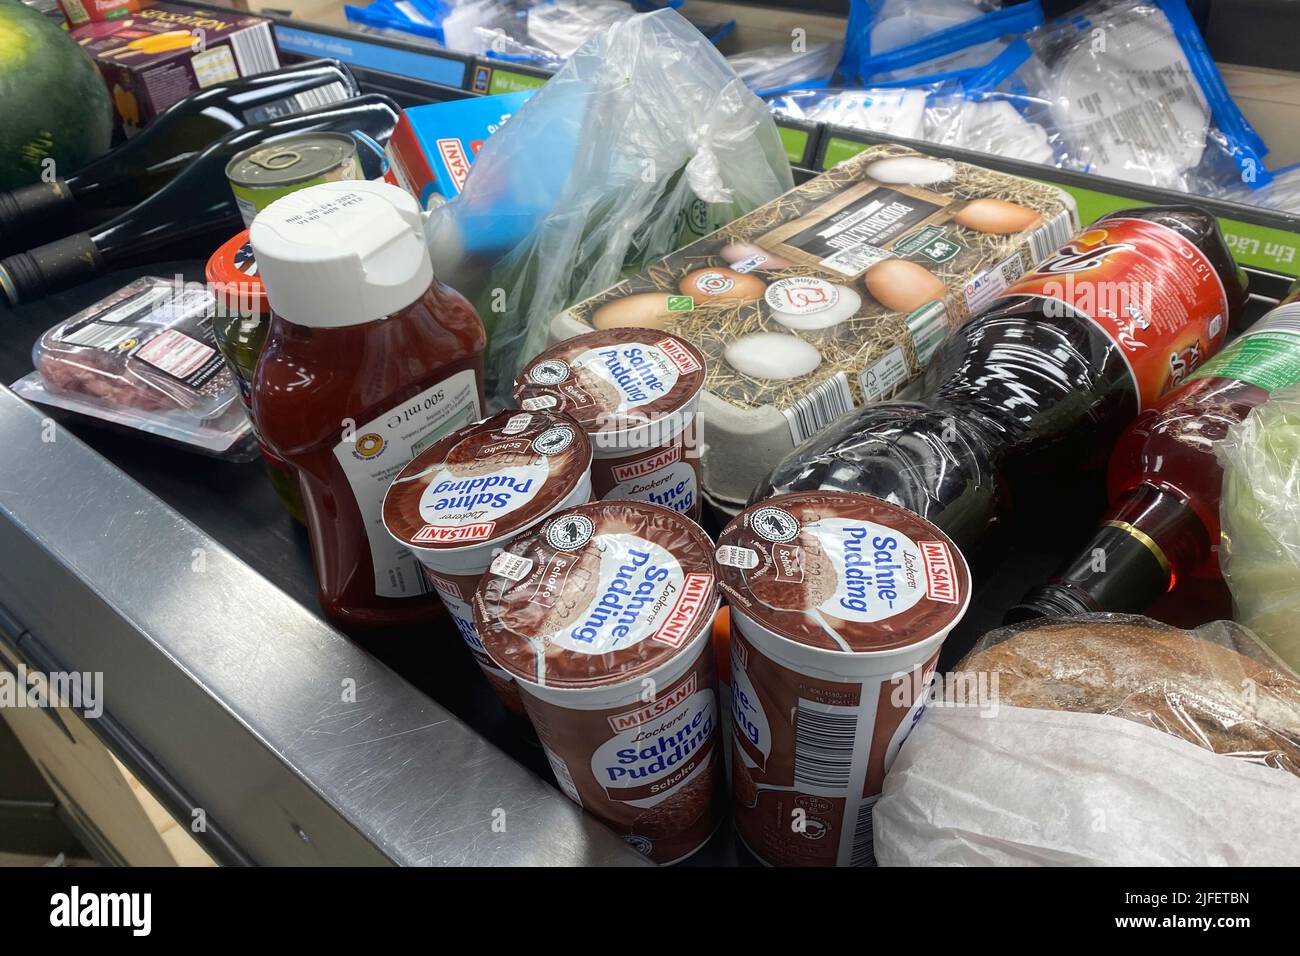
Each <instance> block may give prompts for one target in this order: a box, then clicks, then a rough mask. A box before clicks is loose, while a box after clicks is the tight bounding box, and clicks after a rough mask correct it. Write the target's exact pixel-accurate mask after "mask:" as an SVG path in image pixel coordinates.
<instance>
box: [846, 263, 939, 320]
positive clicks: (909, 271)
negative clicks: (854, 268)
mask: <svg viewBox="0 0 1300 956" xmlns="http://www.w3.org/2000/svg"><path fill="white" fill-rule="evenodd" d="M862 281H863V282H865V283H866V286H867V291H868V292H870V293H871V296H872V298H874V299H875V300H876V301H877V302H879V303H880V304H881V305H883V306H884V307H885V308H886V309H893V310H894V311H896V312H915V311H916V310H917V309H919V308H920V307H921V306H923V305H925V304H926V303H927V302H933V301H934V300H935V299H942V298H943V297H944V295H945V293H947V291H948V290H947V287H945V286H944V284H943V281H942V280H941V279H940V278H939V277H938V276H936V275H935V274H934V273H933V272H931V271H930V270H929V269H927V268H925V266H919V265H917V264H916V263H915V262H909V261H908V260H906V259H882V260H881V261H880V262H877V263H876V264H875V265H874V266H872V267H871V268H870V269H868V270H867V272H866V275H864V276H863V277H862Z"/></svg>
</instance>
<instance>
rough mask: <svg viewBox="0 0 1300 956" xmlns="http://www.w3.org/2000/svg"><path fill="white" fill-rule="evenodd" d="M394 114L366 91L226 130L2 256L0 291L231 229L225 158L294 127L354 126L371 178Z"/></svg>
mask: <svg viewBox="0 0 1300 956" xmlns="http://www.w3.org/2000/svg"><path fill="white" fill-rule="evenodd" d="M400 115H401V112H400V110H399V109H398V106H397V104H396V103H395V102H393V101H392V100H391V99H389V98H388V97H387V96H383V95H382V94H379V93H371V94H369V95H367V96H360V97H357V98H356V99H352V100H348V101H346V102H343V103H339V104H337V105H335V106H327V107H325V108H323V109H318V110H312V111H311V112H309V113H299V114H297V115H296V116H284V117H281V118H279V119H274V120H271V121H269V122H267V123H261V124H259V125H257V126H248V127H245V128H244V129H240V130H235V131H233V132H230V133H227V134H226V135H225V136H223V137H222V138H221V139H219V140H217V141H216V142H215V143H213V144H212V145H211V146H209V147H208V148H207V149H205V150H203V152H201V153H200V154H199V155H198V156H197V157H195V159H194V160H193V161H192V162H191V163H190V164H189V165H188V166H186V167H185V169H184V170H183V171H182V172H181V173H180V174H179V175H177V176H176V177H175V178H174V179H173V180H172V181H171V182H169V183H168V184H167V185H166V186H164V187H163V188H162V189H160V190H158V191H157V192H156V193H154V194H153V195H152V196H150V197H149V198H148V199H146V200H145V201H144V202H142V203H139V204H138V205H136V206H133V207H132V208H130V209H128V210H127V211H126V212H124V213H122V214H121V215H119V216H117V217H116V218H114V219H110V220H109V221H108V222H106V223H104V224H103V225H101V226H98V227H96V228H95V229H94V230H93V231H91V232H80V233H77V234H75V235H72V236H67V237H65V238H63V239H56V240H55V241H54V242H49V243H46V244H45V245H43V246H37V247H36V248H35V249H29V250H28V251H27V252H20V253H17V254H16V255H12V256H8V257H6V258H4V259H0V291H3V293H4V295H5V297H6V298H8V300H9V302H10V303H11V304H13V305H17V304H18V303H19V302H28V301H31V300H33V299H38V298H40V297H42V296H44V295H47V294H48V293H50V292H54V291H57V290H58V289H62V288H67V287H68V286H70V285H75V284H76V283H78V282H85V281H86V280H87V279H90V278H92V277H94V276H97V275H100V274H101V273H104V272H107V271H108V270H110V269H116V268H120V267H122V266H125V265H131V264H137V263H141V262H149V261H152V260H154V259H157V258H160V256H159V255H158V253H159V252H160V251H163V250H165V249H167V248H168V247H169V246H171V245H172V244H174V243H175V242H177V241H179V240H183V239H189V238H192V237H194V236H198V235H203V234H207V233H210V232H216V233H220V234H223V235H229V234H231V233H233V232H235V231H236V230H237V229H238V228H239V222H240V217H239V209H238V207H237V206H236V205H235V195H234V193H232V192H231V191H230V183H229V182H228V181H227V180H226V164H227V163H228V162H229V161H230V158H231V157H232V156H234V155H235V154H236V153H238V152H241V151H242V150H245V149H248V148H249V147H250V146H258V145H260V144H262V143H268V142H274V141H276V140H279V139H283V138H285V137H287V136H291V135H293V134H295V133H304V132H320V131H323V130H333V131H335V132H340V133H352V134H353V135H354V137H355V138H357V139H358V140H360V141H361V143H363V144H365V145H363V146H362V147H361V148H360V149H359V151H358V155H359V156H360V158H361V160H362V167H363V168H364V169H365V172H366V175H367V177H368V178H375V177H377V176H378V175H379V174H380V172H381V170H382V166H381V162H382V156H380V155H375V154H374V150H373V148H372V145H373V144H378V145H379V146H380V147H381V148H382V146H383V145H384V144H386V143H387V142H388V138H389V137H390V136H391V135H392V133H393V129H394V127H395V126H396V125H397V120H398V117H399V116H400ZM367 140H368V141H369V143H367ZM367 167H368V168H367ZM161 258H166V256H165V255H164V256H162V257H161Z"/></svg>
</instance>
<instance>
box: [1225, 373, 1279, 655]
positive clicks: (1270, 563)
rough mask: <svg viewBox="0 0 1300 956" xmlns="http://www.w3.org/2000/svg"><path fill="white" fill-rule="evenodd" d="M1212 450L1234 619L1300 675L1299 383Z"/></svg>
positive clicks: (1254, 413) (1256, 411)
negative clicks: (1219, 468)
mask: <svg viewBox="0 0 1300 956" xmlns="http://www.w3.org/2000/svg"><path fill="white" fill-rule="evenodd" d="M1216 450H1217V453H1218V456H1219V460H1220V461H1221V462H1222V464H1223V466H1224V474H1223V495H1222V497H1221V499H1220V519H1221V521H1222V524H1223V540H1222V541H1221V542H1220V547H1219V562H1220V565H1221V567H1222V570H1223V577H1224V579H1225V580H1226V581H1227V582H1228V587H1229V589H1230V590H1231V591H1232V601H1233V608H1234V613H1233V617H1235V618H1236V619H1237V621H1239V622H1240V623H1242V624H1244V625H1246V626H1247V627H1248V628H1250V629H1251V630H1252V631H1254V632H1255V634H1256V635H1257V636H1258V637H1259V638H1260V639H1261V640H1263V641H1264V643H1266V644H1268V645H1269V647H1271V648H1272V649H1273V650H1274V651H1275V652H1276V653H1277V655H1278V656H1279V657H1281V658H1282V659H1283V660H1284V661H1286V663H1287V664H1289V665H1290V666H1291V667H1292V669H1294V670H1297V671H1300V386H1292V387H1290V388H1285V389H1280V390H1278V391H1276V392H1274V393H1273V394H1272V396H1271V397H1270V398H1269V400H1268V401H1267V402H1265V403H1264V404H1263V405H1260V406H1259V407H1257V408H1255V409H1253V410H1252V411H1251V413H1250V415H1248V416H1247V417H1246V420H1245V421H1243V422H1241V423H1240V424H1239V425H1235V426H1233V428H1232V429H1231V431H1230V432H1229V434H1228V437H1227V438H1226V439H1224V441H1222V442H1220V443H1219V446H1218V448H1217V449H1216Z"/></svg>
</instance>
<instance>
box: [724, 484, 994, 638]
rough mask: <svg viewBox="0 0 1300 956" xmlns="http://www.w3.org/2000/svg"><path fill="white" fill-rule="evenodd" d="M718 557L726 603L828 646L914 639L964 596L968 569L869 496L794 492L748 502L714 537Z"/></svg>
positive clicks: (924, 526) (937, 626) (920, 527)
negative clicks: (750, 503) (747, 505)
mask: <svg viewBox="0 0 1300 956" xmlns="http://www.w3.org/2000/svg"><path fill="white" fill-rule="evenodd" d="M715 557H716V558H717V563H718V577H719V585H720V586H721V588H722V590H723V592H724V593H725V594H726V595H727V598H728V600H729V601H731V603H732V605H733V607H735V608H737V609H739V610H740V612H741V613H742V614H744V615H745V616H746V617H748V618H750V619H752V620H753V621H755V622H756V623H758V624H759V625H760V626H761V627H763V628H765V629H767V630H768V631H771V632H772V633H774V634H776V635H778V636H779V637H783V638H785V639H787V640H790V641H794V642H796V643H799V644H803V645H806V646H808V647H814V648H819V649H822V650H827V651H838V652H843V653H864V652H869V651H884V650H892V649H894V648H899V647H905V646H907V645H909V644H916V643H920V642H921V641H924V640H926V639H927V638H930V637H932V636H933V635H935V634H938V633H939V632H941V631H944V630H946V629H948V628H950V627H952V626H953V625H954V624H955V623H956V622H957V621H959V620H960V619H961V616H962V614H964V613H965V610H966V605H967V602H968V601H969V600H970V571H969V569H968V568H967V566H966V560H965V558H964V557H962V554H961V552H960V551H958V550H957V546H956V545H955V544H953V543H952V541H950V540H949V539H948V536H947V535H945V534H944V533H943V532H942V531H940V530H939V529H938V528H936V527H935V526H934V525H932V524H931V523H930V522H928V521H926V520H925V519H924V518H921V517H920V516H918V515H915V514H913V513H912V512H910V511H907V510H906V509H904V508H900V507H898V506H897V505H893V504H890V503H889V502H887V501H882V500H881V499H879V498H872V497H870V496H868V495H858V494H851V493H849V492H835V491H812V492H797V493H794V494H788V495H778V496H777V497H775V498H770V499H768V500H767V501H763V502H760V503H759V504H756V505H751V506H750V507H748V508H746V509H745V510H744V511H742V512H741V513H740V514H739V515H737V516H736V517H735V518H733V519H732V521H731V523H730V524H728V525H727V527H726V528H725V529H724V530H723V532H722V534H721V535H720V536H719V537H718V549H717V552H716V555H715Z"/></svg>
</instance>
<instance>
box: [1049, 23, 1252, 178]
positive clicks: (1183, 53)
mask: <svg viewBox="0 0 1300 956" xmlns="http://www.w3.org/2000/svg"><path fill="white" fill-rule="evenodd" d="M1030 42H1031V43H1032V45H1033V46H1034V49H1035V51H1036V52H1037V54H1038V56H1039V57H1040V58H1041V59H1042V60H1043V62H1044V63H1045V64H1046V67H1047V70H1046V74H1045V81H1044V83H1043V86H1042V88H1041V89H1039V90H1036V91H1031V92H1033V94H1034V95H1035V96H1037V97H1039V98H1041V99H1043V100H1045V101H1046V102H1047V103H1048V104H1049V106H1050V109H1051V112H1052V115H1053V120H1054V125H1055V126H1056V128H1057V129H1059V131H1060V132H1061V135H1062V137H1063V138H1064V139H1065V141H1066V143H1067V146H1068V153H1069V161H1068V165H1070V166H1071V167H1073V168H1076V169H1080V170H1082V171H1085V172H1091V173H1094V174H1096V175H1100V176H1109V177H1112V178H1115V179H1122V180H1126V181H1128V182H1135V183H1143V184H1146V185H1151V186H1158V187H1162V188H1166V189H1177V190H1180V191H1183V192H1190V193H1197V194H1201V195H1213V194H1216V193H1217V192H1218V191H1220V190H1222V189H1225V188H1230V187H1233V186H1236V185H1240V184H1241V183H1243V182H1244V183H1246V184H1247V185H1248V186H1250V187H1251V188H1258V187H1259V186H1262V185H1264V184H1265V183H1266V182H1267V181H1268V179H1269V176H1270V174H1269V173H1268V171H1267V170H1266V169H1265V168H1264V165H1263V156H1264V154H1265V153H1266V152H1267V147H1266V146H1265V145H1264V143H1263V141H1262V140H1261V139H1260V138H1259V136H1258V134H1257V133H1255V131H1254V130H1253V129H1252V128H1251V127H1250V124H1249V123H1247V122H1246V119H1245V118H1244V117H1243V116H1242V115H1241V111H1240V110H1238V109H1237V106H1236V104H1235V103H1233V101H1232V97H1231V96H1229V94H1228V91H1227V88H1226V87H1225V86H1224V84H1223V79H1222V77H1221V76H1220V75H1219V71H1218V68H1217V67H1216V66H1215V64H1214V61H1213V60H1212V59H1211V57H1210V55H1209V52H1208V51H1207V50H1206V47H1205V42H1204V40H1203V39H1202V38H1201V35H1200V32H1199V31H1198V30H1197V28H1196V24H1195V23H1194V22H1193V21H1192V18H1191V14H1190V13H1189V12H1188V10H1187V6H1186V4H1185V3H1184V0H1150V2H1145V0H1093V2H1091V3H1088V4H1085V5H1084V6H1082V7H1080V8H1078V9H1077V10H1075V11H1072V12H1071V15H1070V16H1069V17H1066V18H1062V19H1060V20H1057V21H1055V22H1053V23H1052V24H1050V25H1049V26H1048V27H1046V28H1044V29H1043V30H1041V31H1037V32H1036V33H1035V35H1034V36H1033V37H1031V38H1030Z"/></svg>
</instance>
